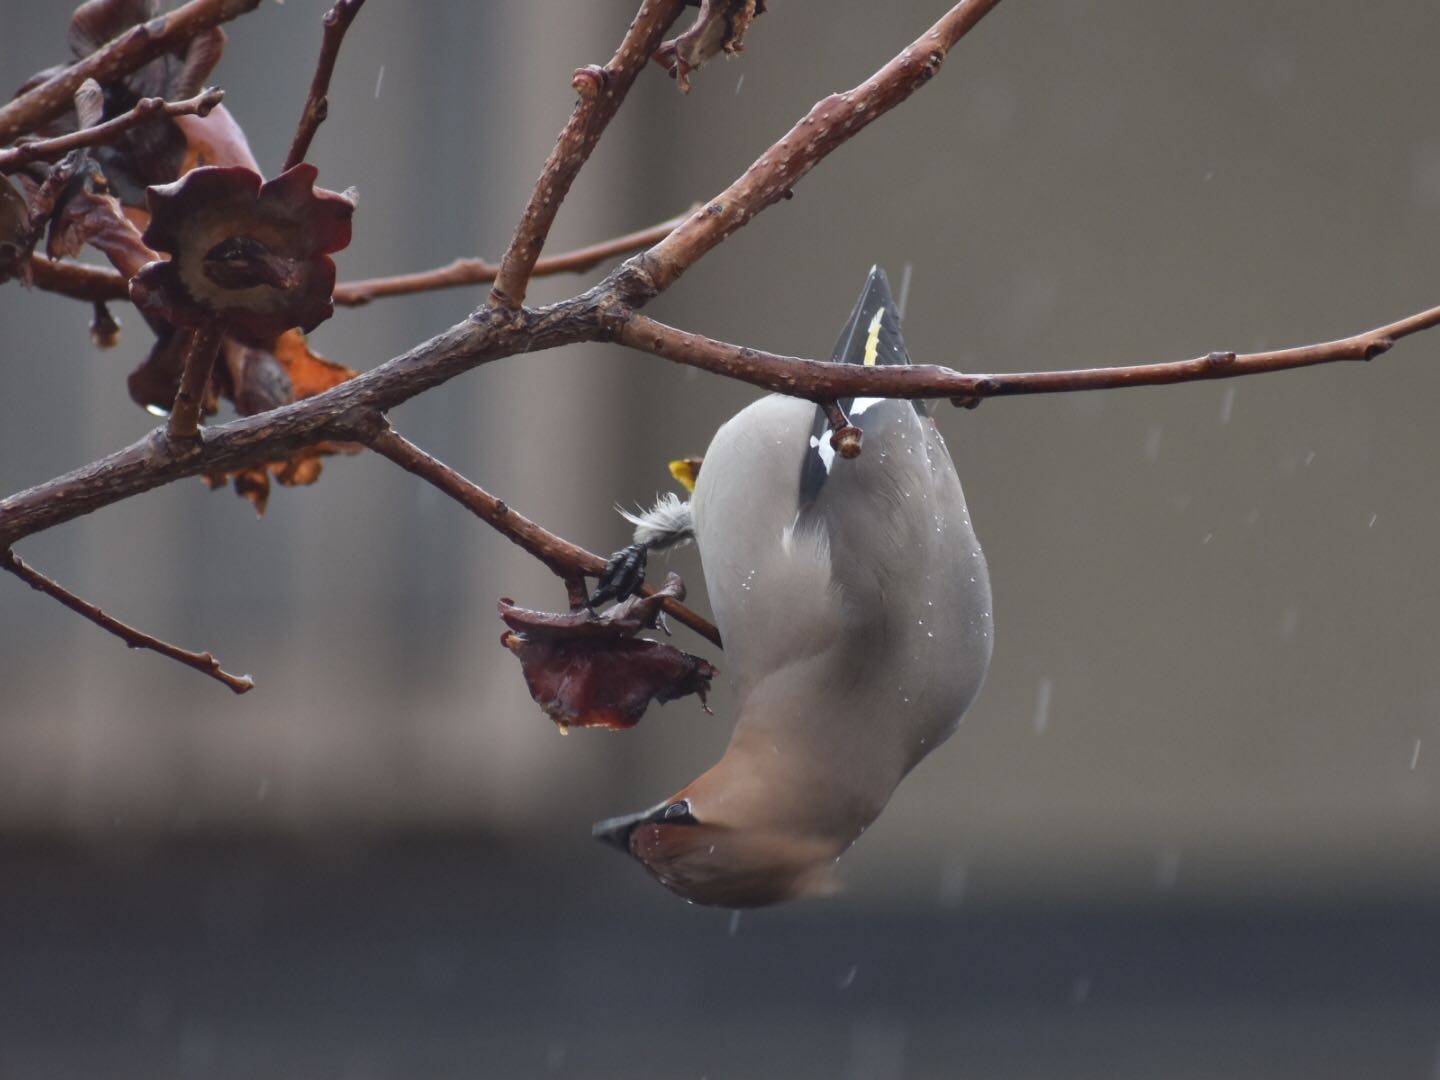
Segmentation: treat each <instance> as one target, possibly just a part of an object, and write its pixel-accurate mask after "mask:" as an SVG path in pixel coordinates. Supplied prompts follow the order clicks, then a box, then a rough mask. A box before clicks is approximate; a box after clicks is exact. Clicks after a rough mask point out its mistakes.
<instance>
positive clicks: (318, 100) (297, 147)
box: [280, 0, 365, 172]
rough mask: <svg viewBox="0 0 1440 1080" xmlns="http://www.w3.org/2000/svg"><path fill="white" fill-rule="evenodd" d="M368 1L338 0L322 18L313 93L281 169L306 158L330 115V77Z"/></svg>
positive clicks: (293, 165)
mask: <svg viewBox="0 0 1440 1080" xmlns="http://www.w3.org/2000/svg"><path fill="white" fill-rule="evenodd" d="M364 3H365V0H336V4H335V6H334V7H332V8H331V9H330V10H329V11H327V12H326V13H325V17H324V18H323V19H322V20H321V24H322V26H323V27H324V32H323V34H322V36H321V41H320V59H319V60H318V61H316V63H315V77H314V78H313V79H311V80H310V93H309V94H308V95H307V96H306V98H305V108H304V110H303V111H302V112H301V113H300V124H299V126H298V127H296V129H295V140H294V141H293V142H292V143H291V144H290V153H288V154H286V155H285V167H284V168H283V169H281V170H280V171H281V172H285V171H286V170H288V169H293V168H294V167H295V166H296V165H299V164H300V162H302V161H304V160H305V155H306V154H308V153H309V152H310V140H311V139H313V138H315V132H316V131H318V130H319V128H320V125H321V124H323V123H324V122H325V117H327V116H328V115H329V114H330V76H331V75H332V74H334V72H335V60H336V58H337V57H339V55H340V45H341V43H342V42H343V41H344V40H345V31H347V30H349V29H350V23H351V22H352V21H353V20H354V18H355V16H356V15H358V14H359V13H360V8H361V5H363V4H364Z"/></svg>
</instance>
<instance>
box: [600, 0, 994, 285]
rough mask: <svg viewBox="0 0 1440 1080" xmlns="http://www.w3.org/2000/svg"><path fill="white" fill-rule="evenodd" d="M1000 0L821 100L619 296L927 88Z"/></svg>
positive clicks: (669, 277) (659, 281) (693, 255)
mask: <svg viewBox="0 0 1440 1080" xmlns="http://www.w3.org/2000/svg"><path fill="white" fill-rule="evenodd" d="M999 3H1000V0H962V2H961V3H958V4H956V5H955V6H954V7H953V8H951V9H950V10H949V12H947V13H946V14H945V15H944V16H943V17H942V18H941V19H940V20H939V21H938V22H936V23H935V25H934V26H932V27H931V28H930V29H929V30H927V31H926V32H925V33H924V34H922V35H920V37H919V38H917V39H916V40H915V41H914V42H913V43H912V44H911V45H910V46H909V47H907V48H906V49H905V50H904V51H903V52H901V53H900V54H899V55H898V56H896V57H895V59H893V60H891V61H890V62H889V63H888V64H886V65H885V66H884V67H882V68H881V69H880V70H879V71H877V72H876V73H875V74H874V75H872V76H870V78H868V79H866V80H865V81H864V82H863V83H861V84H860V85H859V86H857V87H855V88H854V89H853V90H848V91H845V92H844V93H839V94H831V95H830V96H829V97H827V98H825V99H824V100H822V101H820V102H818V103H817V104H816V105H815V106H814V108H812V109H811V110H810V111H809V113H807V114H806V115H805V117H804V118H803V119H802V120H801V121H800V122H799V123H798V124H796V125H795V126H794V127H793V128H791V129H790V131H789V132H787V133H786V134H785V136H784V137H783V138H781V139H780V141H779V142H777V143H776V144H775V145H774V146H772V147H770V149H768V150H766V151H765V153H763V154H761V155H760V157H759V158H758V159H756V161H755V163H754V164H753V165H751V166H750V168H748V169H746V170H745V173H744V175H742V176H741V177H740V179H738V180H736V181H735V182H734V183H733V184H731V185H730V186H729V187H728V188H726V189H725V190H724V191H722V192H721V193H720V194H719V195H717V196H715V198H713V199H711V200H710V201H709V202H708V203H706V204H705V205H704V206H703V207H702V208H701V209H699V210H697V211H695V213H693V214H691V215H690V218H689V220H688V221H686V222H685V224H683V225H681V226H680V227H679V228H678V229H676V230H675V231H674V232H672V233H671V234H670V235H669V236H667V237H666V238H665V239H664V240H662V241H660V243H658V244H656V245H655V246H654V247H653V248H651V249H650V250H649V251H646V252H643V253H642V254H640V255H637V256H635V257H634V258H633V259H631V260H630V261H629V263H627V264H626V265H627V267H628V268H629V269H630V271H631V277H630V280H629V281H627V283H626V286H625V290H624V292H623V293H622V299H624V300H626V301H627V302H628V303H630V304H632V305H635V306H639V305H641V304H644V303H645V302H646V301H648V300H649V299H651V298H652V297H653V296H655V295H656V294H657V293H659V292H663V291H664V290H665V289H667V288H669V287H670V286H671V285H673V284H674V283H675V281H676V279H677V278H679V277H680V275H681V274H683V273H684V272H685V271H686V270H688V269H689V268H690V267H691V266H693V265H694V264H695V262H696V261H697V260H698V259H699V258H700V257H701V256H702V255H704V254H705V253H706V252H707V251H709V250H710V249H711V248H713V247H714V246H715V245H716V244H718V243H720V241H722V240H724V239H725V238H726V237H727V236H729V235H730V234H731V233H733V232H734V231H735V230H737V229H739V228H740V227H741V226H742V225H744V224H745V223H746V222H748V221H749V220H750V219H751V218H753V217H754V216H755V215H756V214H758V213H760V211H762V210H764V209H765V208H766V207H767V206H770V205H771V204H772V203H776V202H779V201H780V200H781V199H784V198H787V197H788V196H789V194H790V191H791V189H792V188H793V187H794V186H795V184H796V183H797V182H799V180H800V179H801V178H802V177H804V176H805V175H806V174H807V173H808V172H810V170H811V169H813V168H814V167H815V166H816V165H818V164H819V163H820V162H821V161H822V160H824V158H825V157H826V156H827V155H829V154H830V153H831V152H832V151H833V150H835V148H836V147H838V146H840V145H841V144H842V143H845V142H847V141H849V140H850V139H852V138H854V137H855V135H856V134H857V133H858V132H860V131H861V130H862V129H864V128H865V127H867V126H868V125H870V124H872V123H874V122H875V121H876V120H878V119H879V118H880V117H881V116H883V115H885V113H887V112H889V111H890V110H891V109H893V108H894V107H895V106H896V105H899V104H900V103H901V102H902V101H904V100H905V99H906V98H908V97H909V96H910V95H911V94H913V93H914V92H915V91H916V90H918V89H920V87H922V86H924V85H925V84H926V83H927V82H929V81H930V80H931V79H932V78H934V77H935V74H936V72H938V71H939V70H940V65H941V64H943V63H944V62H945V57H946V55H947V54H948V53H949V52H950V50H951V49H952V48H953V47H954V46H955V44H956V42H958V41H959V40H960V39H961V38H963V37H964V36H965V35H966V34H968V33H969V32H970V31H971V30H972V29H974V27H975V24H976V23H978V22H979V21H980V20H981V19H982V18H984V16H985V15H987V14H988V13H989V12H990V11H991V10H993V9H994V8H995V6H996V5H997V4H999Z"/></svg>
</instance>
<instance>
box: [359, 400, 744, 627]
mask: <svg viewBox="0 0 1440 1080" xmlns="http://www.w3.org/2000/svg"><path fill="white" fill-rule="evenodd" d="M366 441H367V442H368V443H369V446H370V449H372V450H374V451H375V452H376V453H377V454H380V455H381V456H382V457H386V458H389V459H390V460H391V461H393V462H394V463H395V464H396V465H399V466H400V467H401V468H402V469H404V470H405V471H406V472H410V473H414V474H415V475H416V476H418V477H420V478H421V479H422V480H425V481H426V482H428V483H430V484H433V485H435V487H437V488H439V489H440V490H441V491H443V492H444V493H445V494H446V495H449V496H450V498H452V499H454V500H455V501H456V502H458V503H459V504H460V505H461V506H463V507H465V508H466V509H467V510H469V511H470V512H471V513H472V514H474V515H475V516H476V517H478V518H480V519H481V520H482V521H484V522H485V523H486V524H487V525H489V526H490V527H491V528H492V529H494V530H495V531H496V532H498V533H500V534H501V535H502V536H504V537H506V538H507V539H509V540H510V541H512V542H513V543H515V544H518V545H519V546H520V547H521V548H523V549H524V550H525V551H527V552H529V553H530V554H531V555H533V556H535V558H537V559H539V560H540V561H541V562H542V563H544V564H545V565H546V566H547V567H549V569H550V572H551V573H553V574H554V575H555V576H556V577H558V578H560V580H562V581H564V582H565V583H566V584H567V586H568V585H570V584H571V583H572V582H578V581H579V579H580V578H582V577H595V576H596V575H597V574H599V573H600V572H601V571H603V570H604V569H605V560H604V559H603V558H601V557H600V556H599V555H596V554H594V553H593V552H590V551H586V550H585V549H584V548H582V547H579V546H578V545H576V544H572V543H570V541H568V540H565V539H563V538H561V537H559V536H556V535H555V534H554V533H552V532H548V531H546V530H545V529H543V528H541V527H540V526H539V525H537V524H535V522H533V521H531V520H530V519H529V518H527V517H525V516H524V515H522V514H520V513H518V512H517V511H515V510H512V509H511V508H510V506H509V505H508V504H507V503H505V502H504V501H503V500H501V499H497V498H496V497H495V496H494V495H491V494H490V493H489V492H488V491H486V490H485V489H484V488H481V487H479V486H478V485H476V484H474V483H472V482H471V481H469V480H467V479H466V478H465V477H464V476H462V475H460V473H458V472H456V471H455V470H454V469H452V468H450V466H448V465H446V464H445V463H444V462H443V461H439V460H438V459H436V458H433V457H431V456H430V455H429V454H427V453H426V452H425V451H424V450H421V449H420V448H419V447H418V446H416V445H415V444H414V443H412V442H410V441H408V440H407V439H405V438H404V437H403V436H401V435H400V434H399V433H398V432H396V431H395V430H394V429H392V428H390V427H389V426H388V425H387V426H386V427H384V428H381V429H379V430H377V431H376V432H375V433H374V434H373V435H371V436H370V437H369V438H368V439H367V440H366ZM655 591H656V590H655V589H654V588H653V587H651V586H649V585H647V586H644V587H643V588H642V589H641V592H643V593H644V594H645V595H646V596H651V595H653V594H654V593H655ZM580 595H581V596H582V597H583V592H582V593H581V594H580ZM663 606H664V608H665V611H666V612H667V613H669V614H670V615H671V616H673V617H674V618H675V619H676V620H677V621H678V622H681V623H684V624H685V625H686V626H688V627H689V628H690V629H691V630H694V631H695V632H696V633H697V634H700V635H701V636H702V637H704V638H707V639H708V640H709V641H711V642H712V643H713V644H715V645H719V644H720V631H719V630H717V629H716V628H715V626H714V624H713V623H711V622H710V621H709V620H708V619H706V618H704V617H703V616H702V615H699V614H698V613H696V612H695V611H692V610H691V609H690V608H688V607H686V606H685V605H684V604H682V603H680V601H678V600H675V599H673V598H670V597H666V598H665V601H664V604H663Z"/></svg>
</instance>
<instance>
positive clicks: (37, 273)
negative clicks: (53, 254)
mask: <svg viewBox="0 0 1440 1080" xmlns="http://www.w3.org/2000/svg"><path fill="white" fill-rule="evenodd" d="M26 266H27V267H28V268H29V274H30V284H32V285H34V286H35V288H37V289H43V290H44V291H45V292H53V293H56V294H58V295H60V296H68V297H70V298H71V299H72V300H86V301H90V302H92V303H93V302H94V301H96V300H128V299H130V286H129V283H128V282H127V281H126V279H125V277H124V275H123V274H119V273H116V272H115V271H114V270H108V269H106V268H104V267H101V266H87V265H85V264H84V263H77V262H66V261H63V260H60V259H47V258H46V257H45V256H44V255H31V256H30V261H29V262H28V263H27V264H26Z"/></svg>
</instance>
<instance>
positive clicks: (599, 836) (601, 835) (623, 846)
mask: <svg viewBox="0 0 1440 1080" xmlns="http://www.w3.org/2000/svg"><path fill="white" fill-rule="evenodd" d="M654 814H655V812H654V811H653V810H642V811H640V813H638V814H625V815H624V816H622V817H612V818H606V819H605V820H604V821H597V822H596V823H595V824H594V825H592V826H591V827H590V835H591V836H593V837H595V839H596V840H599V841H600V842H601V843H602V844H609V845H610V846H611V847H613V848H619V849H620V850H621V851H623V852H625V854H627V855H629V854H630V834H631V833H632V832H634V831H635V826H637V825H640V824H643V823H644V822H646V821H649V820H651V819H652V818H653V817H654Z"/></svg>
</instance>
